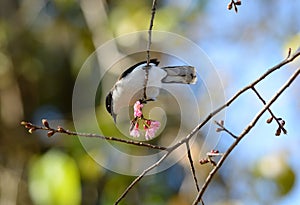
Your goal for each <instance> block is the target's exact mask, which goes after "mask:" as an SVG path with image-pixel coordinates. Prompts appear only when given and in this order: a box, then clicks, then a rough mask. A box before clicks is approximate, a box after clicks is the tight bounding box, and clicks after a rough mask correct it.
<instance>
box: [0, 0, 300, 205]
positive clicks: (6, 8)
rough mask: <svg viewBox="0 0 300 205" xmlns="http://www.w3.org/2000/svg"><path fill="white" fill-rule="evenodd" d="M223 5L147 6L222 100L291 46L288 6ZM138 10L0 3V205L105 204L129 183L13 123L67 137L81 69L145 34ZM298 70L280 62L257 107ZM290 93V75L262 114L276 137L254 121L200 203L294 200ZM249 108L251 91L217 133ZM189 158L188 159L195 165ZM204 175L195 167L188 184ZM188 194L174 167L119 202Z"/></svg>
mask: <svg viewBox="0 0 300 205" xmlns="http://www.w3.org/2000/svg"><path fill="white" fill-rule="evenodd" d="M227 4H228V2H227V1H225V0H224V1H223V0H222V1H219V0H212V1H200V0H190V1H180V0H175V1H174V0H172V1H170V0H161V1H158V9H157V16H156V18H155V25H154V29H157V30H163V31H171V32H174V33H178V34H180V35H182V36H185V37H186V38H188V39H191V40H192V41H193V42H195V43H196V44H198V45H199V46H200V47H201V48H202V49H203V50H204V51H205V52H206V53H207V54H208V56H209V57H210V59H211V61H212V62H213V63H214V65H215V67H216V69H217V71H218V72H219V75H220V78H221V79H222V81H223V84H224V88H225V96H226V98H229V97H231V96H232V95H233V94H234V93H235V92H236V91H238V90H239V89H240V88H242V87H243V86H245V85H247V84H248V83H250V82H252V81H253V80H254V79H256V78H257V77H258V76H259V75H261V74H262V73H263V72H264V71H266V70H267V68H269V67H271V66H273V65H276V64H277V63H279V62H280V61H281V60H282V59H284V58H285V57H286V55H287V51H288V48H289V47H291V48H292V49H293V50H294V51H295V50H296V49H297V48H298V47H299V45H300V33H299V32H300V17H299V9H300V2H299V1H283V0H276V1H275V0H263V1H246V0H245V1H242V6H240V7H239V12H238V14H236V13H234V11H228V10H227V9H226V8H227ZM150 10H151V2H150V1H132V0H131V1H128V0H123V1H116V0H109V1H99V0H88V1H71V0H53V1H51V0H48V1H47V0H44V1H40V0H23V1H16V0H3V1H1V2H0V115H1V116H0V127H1V129H0V130H1V131H0V141H1V143H0V204H1V205H2V204H3V205H4V204H5V205H7V204H8V205H10V204H113V202H114V201H115V200H116V198H117V197H118V196H119V195H120V194H121V193H122V191H124V189H125V188H126V186H127V185H128V184H129V183H130V182H131V181H132V180H133V177H130V176H123V175H119V174H116V173H113V172H111V171H109V170H106V169H104V168H102V167H101V166H100V165H98V164H97V163H95V162H94V161H93V159H91V158H90V157H89V155H88V154H87V153H86V152H85V150H84V149H83V148H82V146H81V144H80V142H79V140H78V138H76V137H70V136H61V135H57V136H54V137H53V138H47V136H46V133H40V132H35V133H34V134H32V135H30V134H29V133H27V132H26V130H25V129H24V128H23V127H21V126H20V121H22V120H27V121H32V122H34V123H40V120H41V119H42V118H47V119H49V121H50V122H51V123H52V124H53V125H63V126H65V127H66V128H69V129H72V128H73V123H72V92H73V86H74V82H75V80H76V76H77V74H78V72H79V70H80V68H81V66H82V65H83V63H84V62H85V61H86V59H87V57H88V56H89V55H90V54H91V53H92V52H93V51H94V50H95V49H96V48H97V47H99V46H101V45H102V44H103V43H105V42H106V41H108V40H110V39H113V38H114V37H116V36H119V35H122V34H126V33H129V32H134V31H139V30H145V29H147V28H148V22H149V18H150ZM123 43H124V42H123ZM126 43H127V44H126V46H130V45H128V42H126ZM116 46H117V48H118V47H122V46H124V45H122V42H120V45H116ZM178 49H181V48H180V47H178ZM299 65H300V61H299V60H296V61H295V62H293V63H291V64H289V65H288V66H285V67H284V68H283V69H282V70H280V71H277V72H276V73H274V74H272V76H269V77H268V78H267V79H266V80H265V81H264V82H263V83H262V84H260V85H259V86H258V87H257V89H258V90H259V91H260V92H261V93H262V94H263V96H264V97H265V99H266V100H267V99H269V98H270V97H271V96H272V95H273V94H274V93H275V92H276V90H277V89H278V88H279V87H280V86H281V85H282V84H283V83H284V82H285V81H286V80H287V79H288V77H289V76H290V75H291V73H293V71H294V70H295V69H296V68H297V67H299ZM299 89H300V83H299V79H297V80H296V81H295V82H294V84H293V85H292V86H291V87H290V88H289V89H288V90H287V92H286V93H285V94H284V95H282V96H281V98H280V99H279V100H277V102H276V103H275V104H274V105H273V106H272V107H271V108H272V110H273V112H274V113H275V114H276V116H280V117H282V118H284V120H285V121H286V125H285V126H286V128H287V130H288V134H287V135H281V136H280V137H275V135H274V133H275V131H276V128H277V127H276V124H266V123H265V120H266V119H267V118H268V117H269V116H268V115H267V114H266V115H264V116H263V117H262V119H261V120H260V121H259V123H258V124H257V126H256V127H255V129H254V130H253V131H252V132H251V133H250V134H249V135H248V136H247V137H246V138H245V139H244V140H243V141H242V142H241V143H240V145H239V146H238V147H237V149H235V150H234V151H233V153H232V154H231V156H230V158H229V159H228V160H227V162H226V163H225V164H224V166H223V167H222V169H221V170H220V172H219V173H218V175H217V176H216V177H215V178H214V181H213V182H212V183H211V184H210V186H209V188H208V190H207V192H206V194H205V197H204V201H205V202H206V203H207V204H218V205H224V204H276V205H286V204H299V203H300V195H299V193H300V182H299V176H300V163H299V156H300V151H299V147H300V139H299V114H300V100H299ZM223 94H224V93H220V95H223ZM99 95H101V93H100V94H99ZM261 106H262V104H261V102H259V100H258V99H256V97H255V96H254V94H253V93H247V94H245V95H244V96H243V97H242V98H240V99H239V100H237V101H236V102H235V103H234V104H233V105H232V106H231V107H230V108H228V110H227V113H226V119H225V124H226V126H227V128H229V129H230V130H232V131H233V132H235V133H237V134H238V133H239V132H241V131H242V130H243V128H244V127H245V126H246V125H247V123H249V121H250V120H251V119H252V118H253V116H254V115H255V114H256V112H257V111H259V109H260V108H261ZM203 107H209V106H205V105H204V106H203ZM101 110H102V111H103V112H104V109H103V104H101V103H100V105H99V112H101ZM210 111H211V110H209V109H208V110H203V112H204V113H205V112H206V113H209V112H210ZM85 120H87V119H85ZM87 123H88V122H87ZM106 126H107V127H108V128H107V129H108V130H109V125H106ZM87 131H88V130H87ZM231 142H232V139H230V137H229V136H227V135H226V134H222V136H221V140H220V142H219V144H218V146H217V148H218V149H219V150H220V151H225V150H226V148H227V147H228V145H230V143H231ZM208 149H210V148H208ZM198 158H199V156H194V160H195V161H196V162H197V161H198V160H199V159H198ZM210 168H211V167H210V165H205V166H200V165H199V164H197V165H196V169H197V175H198V177H199V180H200V181H203V180H204V177H205V176H206V174H207V173H208V171H209V170H210ZM194 196H195V188H194V184H193V181H192V178H191V176H190V170H189V166H188V163H187V162H186V160H181V161H180V162H179V163H177V164H176V165H174V166H173V167H171V168H170V169H168V170H166V171H164V172H161V173H159V174H156V175H151V176H147V177H145V178H144V179H143V180H142V181H141V182H140V183H139V184H138V185H137V186H136V187H135V188H134V189H133V190H132V191H131V192H130V193H129V195H128V196H127V197H126V198H125V199H124V201H123V202H122V203H123V204H169V205H175V204H190V203H191V201H193V198H194Z"/></svg>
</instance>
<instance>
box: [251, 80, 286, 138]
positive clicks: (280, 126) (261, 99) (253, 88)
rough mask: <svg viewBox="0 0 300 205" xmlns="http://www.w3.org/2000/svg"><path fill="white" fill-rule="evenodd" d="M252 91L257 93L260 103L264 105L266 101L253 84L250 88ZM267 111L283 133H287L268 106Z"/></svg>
mask: <svg viewBox="0 0 300 205" xmlns="http://www.w3.org/2000/svg"><path fill="white" fill-rule="evenodd" d="M251 89H252V90H253V91H254V93H255V94H256V95H257V97H258V98H259V99H260V101H262V103H263V104H264V105H266V101H265V100H264V99H263V98H262V96H261V95H260V94H259V92H258V91H257V90H256V88H255V87H254V86H253V87H252V88H251ZM268 111H269V113H270V114H271V116H272V117H273V119H275V121H276V122H277V124H278V126H279V128H280V129H281V130H282V131H283V133H284V134H287V130H286V129H285V128H284V127H283V125H282V124H281V123H280V121H279V118H277V117H276V116H275V115H274V113H273V112H272V110H271V109H270V108H268Z"/></svg>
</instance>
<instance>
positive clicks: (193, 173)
mask: <svg viewBox="0 0 300 205" xmlns="http://www.w3.org/2000/svg"><path fill="white" fill-rule="evenodd" d="M185 144H186V149H187V155H188V159H189V163H190V167H191V172H192V175H193V178H194V182H195V185H196V189H197V191H198V192H199V191H200V189H199V184H198V180H197V176H196V172H195V167H194V162H193V158H192V155H191V149H190V145H189V142H186V143H185Z"/></svg>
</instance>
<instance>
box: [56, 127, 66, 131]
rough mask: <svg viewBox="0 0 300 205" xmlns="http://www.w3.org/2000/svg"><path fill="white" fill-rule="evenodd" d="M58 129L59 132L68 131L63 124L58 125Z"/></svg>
mask: <svg viewBox="0 0 300 205" xmlns="http://www.w3.org/2000/svg"><path fill="white" fill-rule="evenodd" d="M57 131H58V132H66V130H65V129H64V128H62V127H61V126H58V127H57Z"/></svg>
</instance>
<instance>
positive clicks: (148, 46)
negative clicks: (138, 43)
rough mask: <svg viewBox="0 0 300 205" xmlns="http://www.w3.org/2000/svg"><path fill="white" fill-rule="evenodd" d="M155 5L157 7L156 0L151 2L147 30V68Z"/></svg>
mask: <svg viewBox="0 0 300 205" xmlns="http://www.w3.org/2000/svg"><path fill="white" fill-rule="evenodd" d="M156 5H157V2H156V0H153V2H152V8H151V19H150V25H149V29H148V44H147V66H149V64H150V49H151V43H152V28H153V22H154V17H155V13H156Z"/></svg>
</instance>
